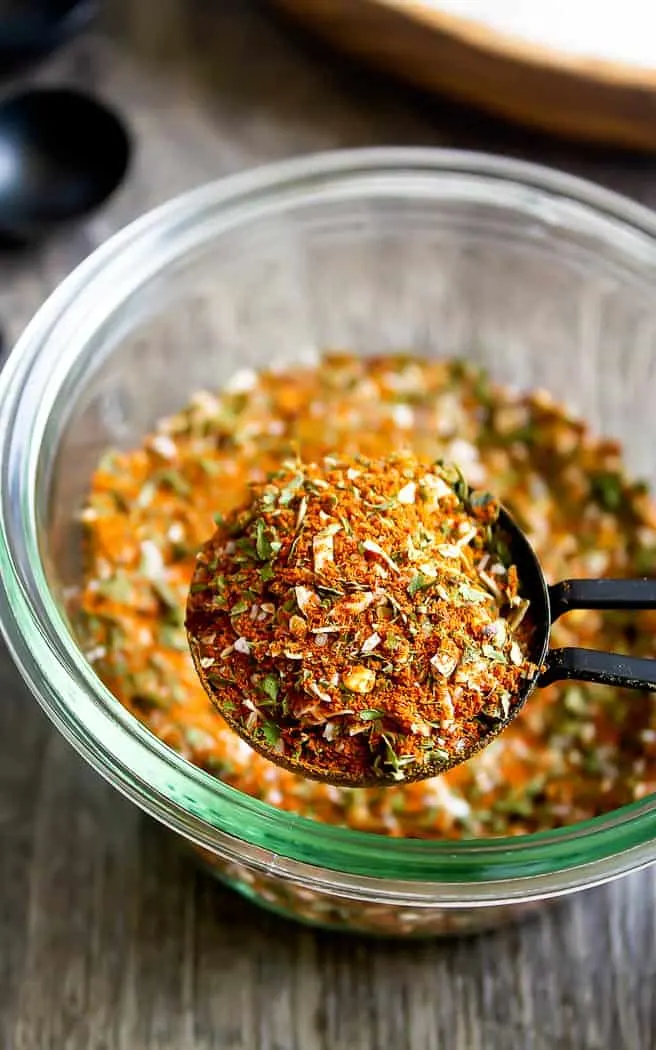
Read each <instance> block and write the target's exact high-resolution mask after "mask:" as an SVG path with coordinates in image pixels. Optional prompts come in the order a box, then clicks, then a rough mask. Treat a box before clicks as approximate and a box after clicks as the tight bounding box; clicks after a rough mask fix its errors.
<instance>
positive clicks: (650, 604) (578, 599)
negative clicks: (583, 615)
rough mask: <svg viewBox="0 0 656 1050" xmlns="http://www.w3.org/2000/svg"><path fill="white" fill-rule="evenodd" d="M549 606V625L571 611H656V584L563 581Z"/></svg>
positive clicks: (551, 593)
mask: <svg viewBox="0 0 656 1050" xmlns="http://www.w3.org/2000/svg"><path fill="white" fill-rule="evenodd" d="M549 604H550V606H551V622H552V623H554V622H555V621H556V620H557V619H558V617H559V616H562V615H563V613H566V612H569V611H570V610H571V609H656V580H647V579H644V580H562V581H561V582H560V583H554V584H553V586H552V587H550V588H549Z"/></svg>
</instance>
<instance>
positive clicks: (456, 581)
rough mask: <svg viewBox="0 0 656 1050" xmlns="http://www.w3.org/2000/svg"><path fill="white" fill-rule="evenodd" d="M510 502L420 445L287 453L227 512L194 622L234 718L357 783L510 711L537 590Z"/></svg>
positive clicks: (445, 756)
mask: <svg viewBox="0 0 656 1050" xmlns="http://www.w3.org/2000/svg"><path fill="white" fill-rule="evenodd" d="M498 513H499V505H498V503H497V502H496V501H495V500H494V499H493V498H492V497H491V496H489V495H488V494H486V493H472V492H470V491H469V489H468V486H467V484H466V483H465V482H464V480H463V478H462V475H461V474H460V472H459V470H458V469H457V467H454V466H451V465H446V464H442V463H432V464H430V463H426V462H424V461H422V460H420V459H417V458H416V457H415V456H413V455H411V454H410V453H396V454H394V455H392V456H389V457H387V458H383V459H377V460H373V459H366V458H364V457H355V458H350V457H344V458H340V459H334V458H330V457H328V458H325V459H324V460H323V461H322V462H321V463H318V464H303V463H300V462H288V463H285V464H283V466H282V468H281V469H280V470H278V471H277V472H275V473H273V474H272V475H271V476H270V477H269V479H268V480H266V481H264V482H256V483H253V484H252V485H251V487H250V493H249V496H248V498H247V499H246V501H245V502H244V503H243V504H242V505H241V506H239V507H238V508H236V509H235V510H233V511H232V512H230V513H229V514H228V516H227V517H225V518H223V517H219V518H218V519H217V529H216V531H215V533H214V535H213V536H212V538H211V539H210V541H209V542H208V543H206V544H205V546H204V547H203V548H202V550H201V552H200V553H199V555H198V559H197V563H196V568H195V572H194V575H193V579H192V582H191V587H190V592H189V599H188V605H187V618H186V626H187V632H188V637H189V642H190V648H191V653H192V656H193V659H194V663H195V666H196V670H197V672H198V674H199V677H200V679H201V681H202V683H203V685H204V687H205V689H206V691H207V692H208V694H209V695H210V697H211V699H212V700H213V702H214V703H215V705H216V706H217V708H218V709H219V711H220V712H221V714H222V715H223V716H224V718H225V719H226V721H227V722H228V724H229V725H230V726H231V727H232V728H234V729H235V730H236V731H237V732H238V733H239V734H240V735H241V736H242V737H244V738H245V739H247V740H248V742H249V743H250V744H251V745H252V746H253V747H254V748H256V749H257V750H258V751H260V752H262V753H263V754H265V755H266V756H267V757H268V758H270V759H272V760H273V761H275V762H277V763H278V764H280V765H283V766H287V767H288V768H291V769H294V770H295V771H301V772H303V773H304V774H305V775H306V776H309V777H313V778H317V779H320V780H325V781H329V782H332V783H336V784H343V785H353V786H363V785H367V784H372V783H378V784H384V783H385V782H388V783H394V782H398V781H402V780H417V779H423V778H425V777H428V776H432V775H434V774H435V773H439V772H441V771H443V770H445V769H447V768H449V767H450V766H453V765H455V764H457V763H458V762H461V761H463V760H464V759H466V758H468V757H469V756H470V755H471V754H472V753H473V752H474V751H476V750H478V749H479V748H480V747H481V746H482V745H483V744H485V743H486V742H487V741H488V740H489V739H490V737H491V736H492V735H494V734H495V732H496V731H497V730H498V729H499V728H500V727H501V726H502V725H503V724H505V722H507V721H508V719H509V718H510V717H512V715H513V713H514V706H515V704H516V703H518V702H519V701H518V697H519V695H520V693H521V692H522V688H521V687H522V680H523V679H525V678H527V677H531V676H532V675H533V674H534V673H535V667H534V666H533V665H532V664H531V663H530V662H529V660H528V658H527V655H526V652H527V648H528V645H527V640H528V628H529V624H528V619H527V618H525V613H526V610H527V607H528V602H527V601H526V599H523V598H522V597H521V596H520V593H519V590H520V581H519V580H518V576H517V570H516V568H515V566H513V565H510V564H508V561H509V557H508V551H507V549H506V547H505V545H504V543H503V540H502V538H501V537H500V535H499V534H498V531H497V530H495V528H494V526H495V523H496V521H497V517H498Z"/></svg>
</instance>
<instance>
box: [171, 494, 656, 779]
mask: <svg viewBox="0 0 656 1050" xmlns="http://www.w3.org/2000/svg"><path fill="white" fill-rule="evenodd" d="M493 530H494V540H495V543H496V544H498V543H502V544H503V546H504V547H505V549H506V550H507V552H508V554H509V558H510V564H512V565H513V566H515V568H516V570H517V574H518V578H519V595H518V597H519V598H520V599H521V600H522V601H521V604H522V606H523V611H527V610H530V612H529V615H528V616H527V617H526V620H525V622H524V623H523V624H522V635H523V644H524V647H525V650H526V657H527V661H528V664H527V666H528V670H527V672H526V673H524V674H523V675H522V677H521V678H520V679H519V687H518V688H517V689H516V690H515V692H514V693H513V695H511V696H510V697H509V698H508V699H507V702H506V703H505V705H500V706H496V705H495V707H494V714H488V713H486V712H483V711H480V712H479V713H477V714H475V715H474V716H473V720H472V721H470V722H469V723H468V724H469V725H470V726H471V725H474V724H475V726H476V732H475V733H472V734H467V741H468V742H467V745H466V746H465V747H461V748H460V749H459V750H458V751H455V750H452V751H450V752H447V751H446V750H441V749H435V752H434V755H433V756H426V758H425V759H424V760H423V761H422V762H421V763H419V762H415V763H413V764H410V765H408V766H405V767H404V768H403V770H402V773H401V774H399V768H398V766H397V767H396V768H393V769H390V768H386V766H385V764H383V765H379V766H378V767H377V768H376V766H374V767H373V768H371V767H370V768H369V769H367V770H364V771H363V770H360V769H358V771H357V772H353V773H351V772H349V771H348V769H347V768H346V767H341V768H339V769H337V768H336V767H334V768H333V766H332V765H331V767H330V768H325V767H324V765H323V764H322V759H321V756H320V755H319V756H317V757H315V758H311V757H308V756H307V755H301V749H300V748H299V749H298V751H297V752H296V753H290V752H288V751H287V752H285V751H281V750H280V748H279V747H277V740H278V737H277V735H275V734H273V735H269V736H267V734H266V733H265V734H260V733H258V732H257V729H256V728H255V729H253V730H252V731H251V730H249V729H248V728H245V726H244V723H243V721H242V720H240V718H239V717H238V716H237V715H236V714H235V705H234V704H233V702H232V701H231V700H228V698H227V697H225V698H224V697H223V693H224V692H225V690H224V689H223V688H221V687H217V679H216V675H215V673H214V661H213V660H209V661H207V662H206V661H205V660H204V659H203V657H202V647H201V646H200V645H199V640H198V639H199V634H202V632H203V630H205V631H210V630H211V629H212V626H213V625H212V623H211V622H208V621H207V620H205V619H203V618H201V619H200V620H198V619H197V618H196V616H195V614H194V611H193V610H194V606H195V600H194V598H193V595H194V589H195V588H198V589H199V590H200V592H202V593H205V592H206V591H207V584H206V583H205V582H202V573H201V576H200V577H195V580H196V582H195V583H192V591H191V605H190V607H189V608H190V609H191V610H192V612H191V616H188V619H187V629H188V635H189V643H190V649H191V653H192V657H193V659H194V664H195V666H196V671H197V673H198V675H199V678H200V680H201V682H202V684H203V686H204V688H205V690H206V692H207V694H208V696H210V698H211V699H212V702H213V703H214V705H215V706H216V707H217V708H218V710H219V712H220V713H221V715H222V716H223V718H224V719H225V721H226V722H227V723H228V725H229V726H230V727H231V728H232V729H234V730H235V732H237V733H238V734H239V735H240V736H242V737H243V738H244V739H246V740H247V742H248V743H249V744H250V746H251V747H253V748H254V749H255V750H257V751H259V752H260V753H262V754H263V755H265V756H266V757H267V758H269V759H270V760H271V761H273V762H275V763H276V764H277V765H280V766H282V767H284V768H286V769H288V770H290V771H291V772H293V773H297V774H300V775H302V776H304V777H307V778H310V779H315V780H322V781H324V782H326V783H331V784H335V785H340V786H348V787H371V786H377V787H386V786H394V785H395V784H397V785H398V783H399V781H400V780H402V781H403V782H404V783H410V782H412V781H418V780H425V779H428V778H429V777H432V776H435V775H438V774H441V773H444V772H446V771H447V770H448V769H451V768H452V767H454V766H456V765H459V764H461V763H462V762H464V761H467V760H468V759H469V758H471V757H472V756H473V755H474V754H476V753H477V752H478V751H480V750H482V749H483V748H484V747H486V746H487V745H488V744H489V743H490V742H491V741H492V740H493V739H494V738H495V737H496V736H498V735H499V733H501V732H502V731H503V730H504V729H505V728H506V727H507V726H508V725H509V724H510V722H512V721H513V720H514V719H515V718H516V717H517V715H518V714H519V712H520V711H521V710H522V708H523V706H524V704H525V703H526V702H527V700H528V699H529V697H530V695H531V694H532V692H533V690H534V689H535V688H536V687H541V686H546V685H549V684H551V683H552V682H555V681H558V680H562V679H571V678H574V679H579V680H582V681H588V682H597V683H601V684H606V685H612V686H621V687H625V688H630V689H637V690H656V660H648V659H643V658H640V657H627V656H624V655H622V654H618V653H607V652H600V651H597V650H591V649H574V648H565V649H550V644H549V643H550V632H551V625H552V624H553V623H554V622H555V621H556V620H557V619H558V618H559V617H560V616H562V615H563V614H565V613H566V612H568V611H570V610H574V609H597V610H603V609H624V610H630V609H656V580H652V579H640V580H623V579H619V580H617V579H601V580H564V581H561V582H560V583H557V584H554V585H551V586H550V585H548V583H547V581H546V579H545V576H544V573H543V571H542V567H541V565H540V562H539V560H538V558H537V555H536V554H535V551H534V550H533V548H532V546H531V544H530V542H529V540H528V538H527V537H526V535H525V534H524V533H523V531H522V530H521V529H520V528H519V526H518V525H517V524H516V522H515V521H514V520H513V518H512V516H511V515H510V513H509V512H508V511H507V510H506V509H504V508H503V507H500V508H499V509H498V516H497V518H496V522H495V524H494V526H493ZM198 580H201V582H200V583H199V582H198ZM208 666H211V667H212V669H211V670H210V671H208V670H207V668H208ZM219 681H221V682H222V681H223V680H222V679H220V678H219ZM276 696H277V692H276ZM273 699H274V701H275V699H276V697H273ZM375 706H376V704H375V695H373V694H372V707H373V708H375ZM501 712H502V713H501ZM372 713H375V712H372ZM380 714H381V717H382V716H383V712H380ZM460 717H462V716H460ZM469 718H472V716H469ZM257 724H258V723H257V722H255V723H254V726H257ZM465 724H467V723H465ZM384 739H385V737H383V740H384ZM413 739H416V738H415V737H413Z"/></svg>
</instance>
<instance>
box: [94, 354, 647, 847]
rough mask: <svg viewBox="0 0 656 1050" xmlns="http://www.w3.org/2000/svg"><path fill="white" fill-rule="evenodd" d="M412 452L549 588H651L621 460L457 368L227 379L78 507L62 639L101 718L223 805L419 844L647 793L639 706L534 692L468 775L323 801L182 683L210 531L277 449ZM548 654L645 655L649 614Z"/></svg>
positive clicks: (570, 622) (605, 621)
mask: <svg viewBox="0 0 656 1050" xmlns="http://www.w3.org/2000/svg"><path fill="white" fill-rule="evenodd" d="M401 448H409V449H412V450H413V452H415V453H416V454H417V455H418V456H420V457H422V458H423V459H425V460H426V461H427V462H432V461H435V460H437V459H439V458H442V459H444V460H446V461H449V462H455V463H458V464H459V466H460V468H461V470H462V472H463V474H464V475H465V477H466V478H467V480H468V482H469V483H470V484H471V485H472V486H473V487H474V488H477V489H482V488H484V489H490V490H491V491H492V492H493V493H494V495H495V496H496V497H497V498H498V499H500V500H501V502H502V503H504V504H505V505H506V506H507V507H508V508H509V510H510V511H511V512H512V514H513V516H514V518H515V520H516V521H517V522H518V523H519V524H520V525H521V526H522V528H523V529H524V530H525V532H526V533H527V534H528V537H529V539H530V540H531V542H532V543H533V546H534V547H535V549H536V551H537V553H538V556H539V558H540V561H541V563H542V566H543V568H544V570H545V573H546V574H547V577H548V578H549V579H550V580H559V579H565V578H567V577H576V576H584V577H585V576H642V575H655V574H656V572H655V570H656V511H655V507H654V502H653V500H652V499H651V497H650V496H649V495H648V494H647V493H646V491H645V488H644V486H641V485H639V484H636V483H634V482H632V481H631V480H630V479H629V478H628V477H627V474H626V471H625V468H624V466H623V462H622V458H621V454H620V449H619V447H618V445H617V444H616V443H614V442H612V441H605V440H601V439H599V438H597V437H595V436H594V435H593V434H592V433H591V432H590V430H589V428H588V427H586V425H585V424H584V423H582V422H581V421H580V420H579V419H577V418H576V417H574V416H572V415H571V413H569V412H568V411H567V410H566V409H565V408H564V407H563V406H562V405H559V404H557V403H555V402H554V401H553V399H552V398H550V397H549V396H548V395H547V394H545V393H544V392H541V391H535V392H530V391H529V392H528V393H521V394H520V393H517V392H515V391H513V390H510V389H508V388H506V387H501V386H498V385H494V384H492V383H490V382H489V380H488V379H487V378H486V376H485V374H484V373H483V372H481V370H480V369H479V368H476V367H474V366H471V365H466V364H463V362H461V361H444V360H439V361H436V360H427V359H419V358H413V357H389V356H385V357H377V358H364V357H362V358H358V357H355V356H352V355H349V354H330V355H326V356H325V357H324V358H323V359H322V360H320V361H319V362H318V363H317V364H316V365H311V366H306V367H300V366H298V365H294V366H293V367H290V368H289V369H281V370H278V371H275V372H272V371H268V372H262V373H260V374H255V373H252V372H241V373H238V374H237V375H236V376H235V378H234V381H233V382H231V383H229V384H228V385H227V387H226V388H225V389H224V390H223V391H222V392H221V393H220V394H217V393H212V392H203V393H199V394H198V395H197V396H195V397H194V398H193V400H192V401H191V403H190V404H189V405H188V406H187V407H185V408H183V409H182V410H181V411H180V412H179V413H178V414H177V415H175V416H173V417H170V418H167V419H163V420H162V421H161V422H160V423H159V425H158V426H157V428H156V430H155V432H154V433H153V434H152V435H151V436H150V437H148V438H147V439H146V440H145V441H144V443H143V446H142V447H140V448H136V449H134V450H132V451H129V452H121V453H114V454H107V455H106V456H104V457H103V459H102V461H101V462H100V463H99V465H98V469H97V470H96V473H95V474H94V477H93V479H92V482H91V491H90V495H89V500H88V504H87V507H86V509H85V511H84V513H83V520H84V525H85V532H86V579H85V582H84V586H83V588H82V591H81V594H80V595H79V599H78V606H79V613H78V615H77V624H78V630H79V635H80V639H81V644H82V646H83V648H84V651H85V653H86V654H87V657H88V659H89V660H90V661H91V662H92V664H93V666H94V668H95V670H96V671H97V673H98V674H99V675H100V676H101V677H102V679H103V681H104V682H105V683H106V685H107V687H108V688H109V689H110V690H111V691H112V692H113V693H114V694H115V696H117V697H118V699H119V700H120V702H121V703H122V704H124V705H125V707H126V708H127V709H128V710H129V711H131V712H132V713H133V714H134V715H135V716H136V717H137V718H139V719H141V720H142V721H143V722H144V723H145V724H146V725H147V726H149V727H150V729H151V730H152V731H153V733H155V734H156V735H157V736H158V737H160V739H161V740H163V741H164V742H165V743H166V744H168V745H169V746H170V747H172V748H174V749H176V750H177V751H179V752H180V753H181V754H182V755H184V756H185V757H186V758H187V759H188V760H189V761H191V762H194V763H196V764H197V765H199V766H201V767H202V768H203V769H206V770H208V771H209V772H211V773H214V774H215V775H216V776H218V777H220V778H221V779H222V780H224V781H225V782H227V783H228V784H230V785H232V786H233V787H234V788H236V789H237V790H240V791H243V792H245V793H247V794H249V795H253V796H255V797H257V798H259V799H262V800H263V801H265V802H267V803H269V804H270V805H272V806H276V807H278V808H282V809H286V810H290V811H293V812H296V813H300V814H303V815H304V816H306V817H311V818H314V819H316V820H320V821H325V822H328V823H331V824H340V825H343V826H347V827H351V828H357V829H359V830H365V831H375V832H378V833H380V834H384V835H394V836H405V837H418V838H439V837H449V838H461V837H472V836H477V837H479V836H489V835H508V834H520V833H523V832H527V831H541V830H547V829H550V828H554V827H560V826H562V825H564V824H569V823H573V822H574V821H579V820H586V819H588V818H590V817H594V816H596V815H598V814H601V813H604V812H608V811H609V810H611V809H614V808H615V807H617V806H620V805H624V804H625V803H627V802H631V801H633V800H635V799H640V798H643V797H644V796H645V795H647V794H648V793H650V792H652V791H654V790H656V704H655V703H654V698H653V696H650V695H648V694H646V695H645V696H643V697H641V698H640V702H639V703H638V702H637V701H636V696H635V694H633V693H630V692H629V691H623V690H619V689H611V688H609V687H608V686H599V685H588V684H586V683H578V682H577V683H569V684H567V683H558V684H555V685H552V686H549V687H548V688H547V689H540V690H536V691H535V692H534V693H533V695H532V696H531V699H530V702H529V703H528V704H527V705H526V707H525V708H524V709H523V710H522V711H521V712H520V713H519V715H518V717H517V718H516V719H515V720H514V722H513V723H512V724H511V725H510V726H509V727H508V728H507V729H504V731H503V732H502V733H501V734H500V735H499V736H498V737H497V739H496V740H493V741H492V743H491V744H490V745H489V746H488V747H486V748H485V749H484V750H483V751H481V752H480V753H479V754H478V755H475V756H474V757H473V758H472V759H471V760H470V761H469V762H465V763H463V764H462V765H459V766H456V767H455V768H453V769H452V770H449V771H448V772H446V773H444V774H443V775H442V776H437V777H434V778H432V779H431V780H424V781H418V782H416V783H403V782H401V783H399V784H398V786H396V787H394V788H390V787H387V786H385V787H381V788H373V787H372V788H362V789H351V788H339V787H335V786H333V785H328V784H322V783H319V781H316V780H308V779H307V778H304V777H300V776H296V775H295V774H293V773H290V772H289V771H287V770H285V769H281V768H280V767H279V766H277V765H274V764H273V763H272V762H269V761H268V760H267V759H265V758H263V757H262V756H261V755H259V754H258V753H256V752H255V751H253V749H252V748H250V747H249V746H248V745H247V744H245V743H244V741H243V740H241V738H240V737H239V736H238V735H237V734H236V733H235V732H233V731H232V730H231V729H229V728H228V727H227V726H226V724H225V722H224V720H223V719H222V718H221V716H220V715H219V714H217V712H216V711H215V710H214V708H213V707H212V704H211V702H210V700H209V699H208V697H207V695H206V693H205V690H204V689H203V687H202V685H201V683H200V681H199V679H198V675H197V674H196V671H195V668H194V665H193V662H192V659H191V656H190V654H189V649H188V645H187V639H186V635H185V629H184V610H185V603H186V600H187V593H188V590H189V584H190V581H191V578H192V575H193V572H194V567H195V558H196V553H197V551H198V550H199V549H200V547H201V546H202V544H203V543H204V542H205V541H206V540H207V537H208V536H210V535H211V534H212V531H213V529H214V527H215V526H214V521H213V517H214V515H215V514H216V513H217V511H218V512H222V513H224V514H228V513H229V512H230V510H231V509H232V508H234V507H235V506H238V505H239V504H240V503H242V502H243V501H244V499H245V498H246V497H247V494H248V485H249V484H250V483H251V482H253V481H256V482H262V481H265V480H266V477H267V474H268V473H269V472H270V471H275V470H278V469H280V466H281V464H282V463H283V462H284V461H285V460H286V459H288V458H289V457H290V456H291V457H295V456H296V455H297V454H298V455H300V456H301V458H302V459H303V460H304V461H305V462H319V461H320V460H321V459H322V458H323V457H324V456H325V455H327V454H329V453H330V452H331V451H333V452H336V453H337V454H338V455H340V456H355V455H357V454H362V455H365V456H368V457H370V458H378V457H380V456H385V455H389V454H390V453H392V452H393V451H395V450H397V449H401ZM552 639H553V644H554V645H583V646H585V645H594V646H597V647H599V648H604V649H608V650H619V651H624V652H633V653H636V654H637V655H642V656H652V657H653V656H656V614H654V613H653V612H646V611H643V612H638V613H636V612H632V613H626V614H625V613H619V612H613V613H598V612H593V611H580V612H575V613H570V614H568V615H567V616H566V617H563V618H562V619H561V620H559V621H558V623H556V624H555V625H554V628H553V631H552Z"/></svg>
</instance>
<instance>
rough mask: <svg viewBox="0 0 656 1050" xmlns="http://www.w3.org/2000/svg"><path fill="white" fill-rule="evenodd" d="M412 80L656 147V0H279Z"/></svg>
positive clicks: (535, 121) (549, 124)
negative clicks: (655, 3) (654, 0)
mask: <svg viewBox="0 0 656 1050" xmlns="http://www.w3.org/2000/svg"><path fill="white" fill-rule="evenodd" d="M271 2H272V3H273V5H274V6H275V7H276V8H277V9H279V10H281V11H284V12H286V13H287V14H289V15H291V16H293V17H294V18H295V19H297V20H299V21H300V22H301V23H303V24H305V25H307V26H308V28H310V29H311V30H312V31H313V32H316V33H318V34H319V35H320V36H321V37H323V38H324V39H325V40H327V41H329V42H330V44H331V45H334V46H335V47H337V48H339V49H341V50H342V51H344V52H345V53H347V54H350V55H352V56H356V57H358V58H359V59H362V60H363V61H364V62H366V63H368V64H370V65H371V66H374V67H377V68H379V69H384V70H388V71H390V72H392V73H394V74H396V75H397V76H399V77H401V78H403V79H405V80H407V81H408V82H410V83H412V84H414V85H416V86H419V87H421V88H424V89H427V90H429V91H434V92H438V93H444V94H447V95H451V96H453V97H454V98H455V99H458V100H460V101H463V102H467V103H470V104H473V105H476V106H479V107H480V108H481V109H483V110H485V111H487V112H489V113H493V114H496V115H499V116H502V117H505V118H507V119H510V120H513V121H517V122H519V123H522V124H526V125H529V126H531V127H534V128H538V129H540V130H545V131H549V132H552V133H556V134H560V135H565V136H568V137H570V138H574V139H578V140H583V141H588V142H596V143H608V144H615V145H619V146H628V147H632V148H635V149H642V150H649V151H651V150H653V149H655V148H656V32H655V31H656V8H655V7H654V6H653V4H652V2H651V0H624V2H622V3H616V2H605V3H597V2H596V0H575V2H574V3H567V2H564V0H557V2H550V3H540V2H539V0H538V2H534V0H271Z"/></svg>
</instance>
